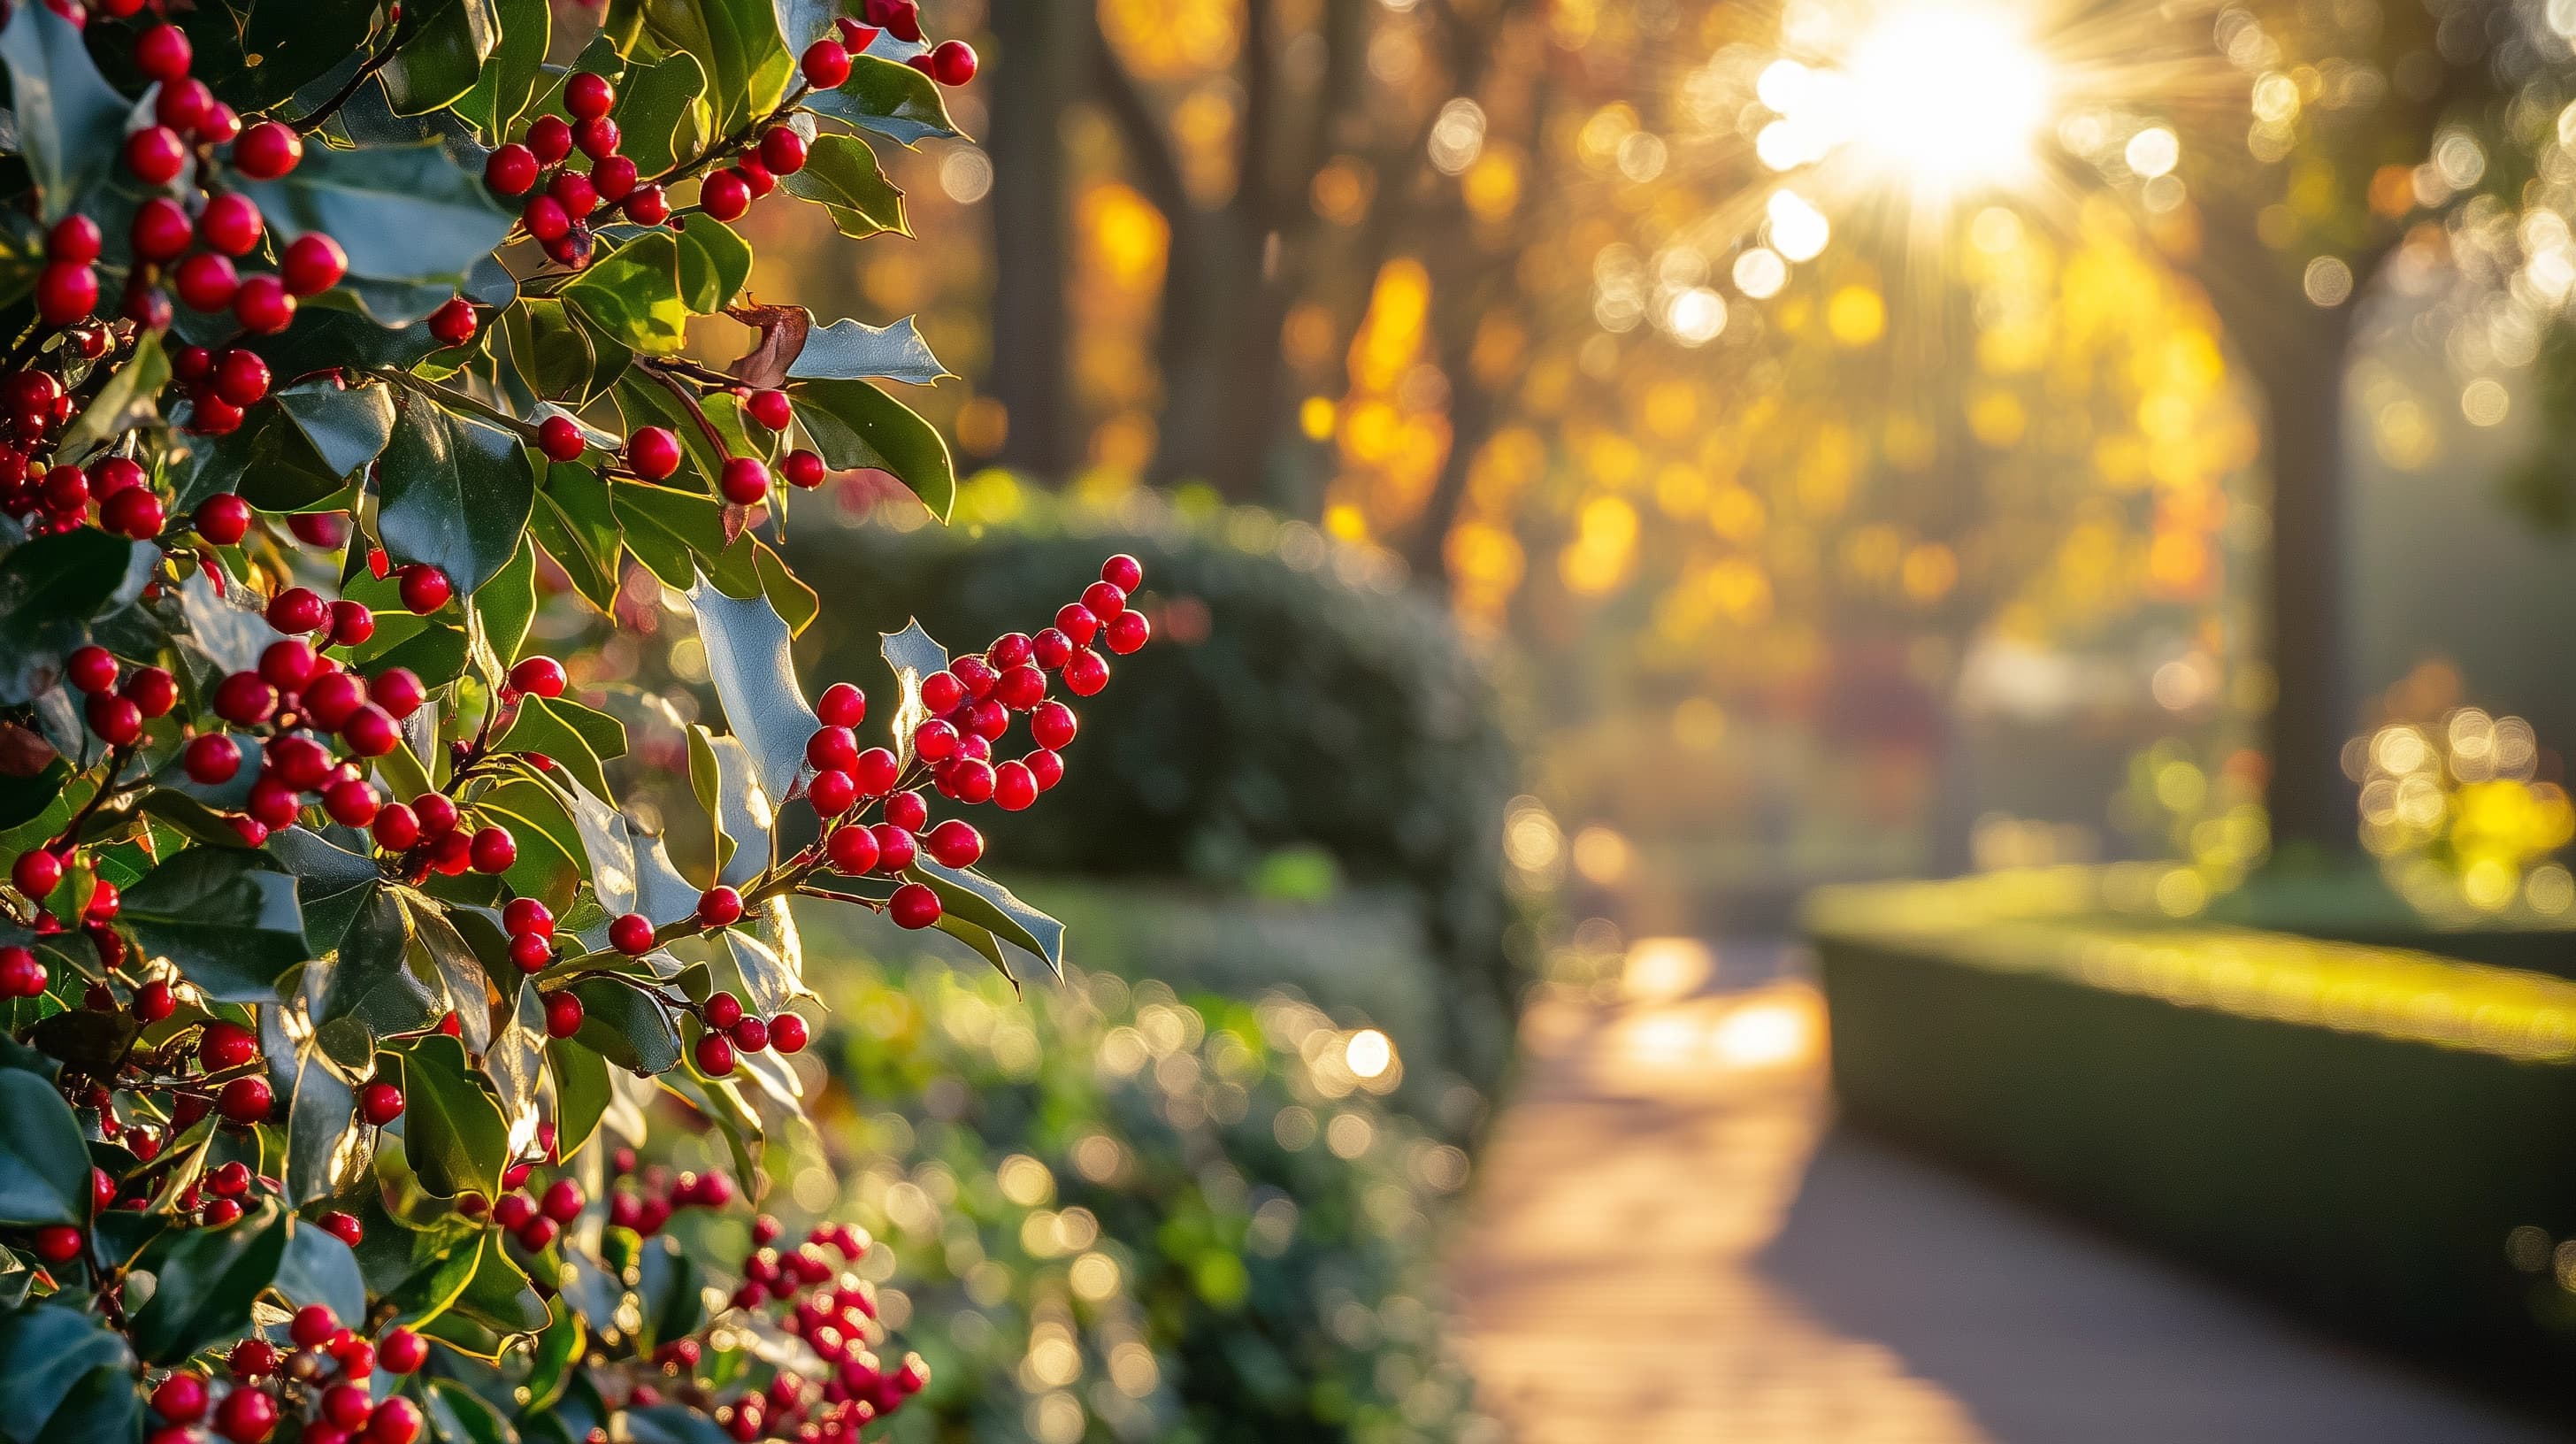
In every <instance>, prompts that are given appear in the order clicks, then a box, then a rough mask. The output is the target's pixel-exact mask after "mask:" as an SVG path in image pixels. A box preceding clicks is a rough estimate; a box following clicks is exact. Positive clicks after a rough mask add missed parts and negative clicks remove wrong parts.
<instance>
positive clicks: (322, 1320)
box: [286, 1304, 340, 1349]
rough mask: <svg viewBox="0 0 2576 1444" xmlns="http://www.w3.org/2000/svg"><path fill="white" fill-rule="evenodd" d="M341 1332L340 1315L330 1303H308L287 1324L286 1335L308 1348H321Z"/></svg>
mask: <svg viewBox="0 0 2576 1444" xmlns="http://www.w3.org/2000/svg"><path fill="white" fill-rule="evenodd" d="M338 1332H340V1319H339V1316H338V1315H336V1314H333V1313H332V1312H331V1306H330V1305H329V1304H306V1305H305V1306H304V1307H302V1308H300V1309H297V1310H296V1311H295V1317H294V1318H293V1319H290V1320H289V1321H288V1322H287V1325H286V1336H287V1337H288V1338H290V1339H293V1340H294V1341H295V1342H297V1343H299V1344H302V1345H303V1346H304V1347H306V1348H308V1349H313V1348H319V1347H321V1346H322V1345H324V1344H327V1343H329V1342H330V1341H331V1336H332V1335H333V1334H336V1333H338Z"/></svg>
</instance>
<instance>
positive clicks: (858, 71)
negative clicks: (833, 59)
mask: <svg viewBox="0 0 2576 1444" xmlns="http://www.w3.org/2000/svg"><path fill="white" fill-rule="evenodd" d="M805 103H806V105H808V106H810V107H812V109H813V110H814V112H815V113H816V114H818V115H827V116H830V117H831V118H832V119H834V120H839V121H845V122H847V123H849V124H851V125H855V126H857V127H859V128H860V129H862V130H872V131H875V132H876V133H877V134H879V135H882V136H885V137H887V138H888V139H891V140H893V141H896V142H897V143H899V144H902V145H907V146H909V145H915V144H918V143H919V142H921V141H924V140H927V139H930V138H931V137H933V136H951V135H955V134H956V133H957V126H956V123H955V122H953V121H951V120H950V119H949V118H948V105H947V102H945V101H943V100H941V99H940V98H939V86H938V84H937V82H935V81H933V80H932V79H931V78H930V77H929V76H927V75H924V74H922V73H921V72H920V71H918V70H915V69H913V68H912V67H911V66H909V65H903V64H899V63H897V62H895V61H892V60H887V59H884V58H882V57H879V56H875V55H861V56H856V57H853V59H852V61H851V64H850V78H849V79H847V80H844V81H842V82H841V84H840V87H839V88H838V89H836V90H818V91H816V92H814V93H813V94H812V95H809V96H807V97H806V98H805Z"/></svg>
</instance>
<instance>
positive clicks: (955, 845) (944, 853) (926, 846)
mask: <svg viewBox="0 0 2576 1444" xmlns="http://www.w3.org/2000/svg"><path fill="white" fill-rule="evenodd" d="M1003 765H1004V766H1006V767H1007V766H1009V765H1011V764H1009V763H1004V764H1003ZM921 847H922V850H923V851H925V852H927V853H929V854H930V855H931V856H932V857H934V858H937V859H938V860H939V863H940V865H941V866H942V867H973V866H974V865H975V861H976V859H978V858H980V857H982V856H983V855H984V835H983V834H982V833H980V832H977V831H976V830H975V829H974V827H973V826H972V825H971V824H969V823H967V822H965V821H963V820H961V819H958V818H954V817H952V818H949V819H948V820H947V821H945V822H942V823H941V824H939V825H938V826H937V827H934V828H932V829H931V830H930V831H928V832H926V833H923V834H922V836H921Z"/></svg>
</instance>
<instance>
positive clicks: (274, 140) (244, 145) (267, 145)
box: [233, 120, 304, 180]
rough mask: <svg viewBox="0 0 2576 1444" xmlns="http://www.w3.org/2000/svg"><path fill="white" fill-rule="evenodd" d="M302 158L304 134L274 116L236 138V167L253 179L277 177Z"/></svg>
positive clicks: (273, 178)
mask: <svg viewBox="0 0 2576 1444" xmlns="http://www.w3.org/2000/svg"><path fill="white" fill-rule="evenodd" d="M303 159H304V140H303V138H302V137H301V136H298V135H297V134H296V133H295V132H294V131H291V130H289V129H287V128H286V127H285V126H283V125H280V124H278V123H277V122H276V121H273V120H263V121H260V122H259V123H258V124H256V125H253V126H251V127H249V128H248V129H246V130H244V131H243V132H242V134H241V139H239V140H237V141H234V142H233V168H234V169H236V170H238V171H240V172H241V173H242V174H243V175H246V176H249V177H250V178H251V179H252V180H275V179H277V178H278V177H279V176H282V175H284V174H286V173H287V172H288V171H291V170H293V169H295V167H296V165H297V164H298V163H299V162H301V161H302V160H303Z"/></svg>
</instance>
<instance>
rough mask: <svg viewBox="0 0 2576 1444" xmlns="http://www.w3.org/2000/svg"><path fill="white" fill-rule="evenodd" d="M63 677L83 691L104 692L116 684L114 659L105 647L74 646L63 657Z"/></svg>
mask: <svg viewBox="0 0 2576 1444" xmlns="http://www.w3.org/2000/svg"><path fill="white" fill-rule="evenodd" d="M63 678H64V680H66V681H68V682H70V683H71V684H72V685H73V686H74V687H77V688H79V689H80V690H81V691H83V692H88V693H91V694H93V695H95V694H97V693H100V692H104V691H106V690H107V689H109V688H110V687H113V686H115V685H116V659H115V658H114V657H111V656H109V655H108V652H107V649H106V648H105V647H101V646H95V645H92V646H87V647H76V648H74V649H73V650H72V654H71V655H70V656H68V657H66V658H64V659H63Z"/></svg>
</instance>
